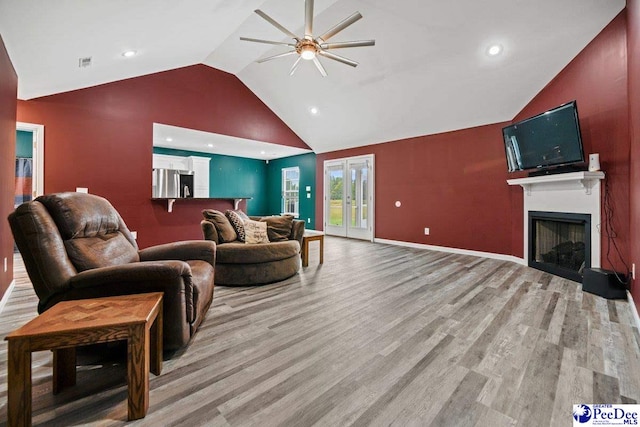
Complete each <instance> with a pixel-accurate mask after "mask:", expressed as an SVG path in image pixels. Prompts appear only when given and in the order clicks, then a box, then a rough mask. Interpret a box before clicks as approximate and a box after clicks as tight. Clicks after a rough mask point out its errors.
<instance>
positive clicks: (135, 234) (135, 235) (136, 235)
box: [131, 231, 138, 240]
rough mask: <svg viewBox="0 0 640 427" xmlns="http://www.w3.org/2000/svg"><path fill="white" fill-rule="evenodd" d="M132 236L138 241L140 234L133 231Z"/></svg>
mask: <svg viewBox="0 0 640 427" xmlns="http://www.w3.org/2000/svg"><path fill="white" fill-rule="evenodd" d="M131 235H132V236H133V238H134V239H136V240H138V232H137V231H132V232H131Z"/></svg>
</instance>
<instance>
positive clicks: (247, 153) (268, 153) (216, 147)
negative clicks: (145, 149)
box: [153, 123, 310, 160]
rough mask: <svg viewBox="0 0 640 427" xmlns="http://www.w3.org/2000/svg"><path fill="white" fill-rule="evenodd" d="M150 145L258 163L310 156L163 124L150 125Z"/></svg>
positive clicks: (287, 147) (293, 150)
mask: <svg viewBox="0 0 640 427" xmlns="http://www.w3.org/2000/svg"><path fill="white" fill-rule="evenodd" d="M153 145H154V147H163V148H173V149H176V150H189V151H196V152H200V153H211V154H222V155H225V156H236V157H246V158H249V159H259V160H273V159H279V158H282V157H290V156H297V155H299V154H306V153H310V151H309V150H305V149H302V148H296V147H289V146H287V145H278V144H271V143H268V142H260V141H254V140H252V139H245V138H237V137H235V136H229V135H221V134H218V133H211V132H203V131H200V130H194V129H186V128H181V127H178V126H171V125H165V124H162V123H154V124H153Z"/></svg>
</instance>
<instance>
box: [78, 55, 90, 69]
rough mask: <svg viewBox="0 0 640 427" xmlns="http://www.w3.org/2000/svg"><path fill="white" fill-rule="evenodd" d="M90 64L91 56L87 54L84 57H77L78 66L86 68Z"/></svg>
mask: <svg viewBox="0 0 640 427" xmlns="http://www.w3.org/2000/svg"><path fill="white" fill-rule="evenodd" d="M90 66H91V57H90V56H87V57H86V58H80V59H78V67H80V68H87V67H90Z"/></svg>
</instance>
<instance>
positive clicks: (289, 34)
mask: <svg viewBox="0 0 640 427" xmlns="http://www.w3.org/2000/svg"><path fill="white" fill-rule="evenodd" d="M254 12H255V13H257V14H258V15H260V17H262V19H264V20H265V21H267V22H268V23H270V24H271V25H273V26H274V27H276V28H277V29H279V30H280V31H282V32H283V33H285V34H286V35H288V36H289V37H291V38H292V39H294V40H295V41H299V40H300V39H299V38H298V36H296V35H295V34H293V33H292V32H291V31H289V30H287V29H286V28H285V27H283V26H282V25H280V24H278V22H276V20H275V19H273V18H272V17H270V16H269V15H267V14H266V13H264V12H263V11H261V10H260V9H256V10H255V11H254Z"/></svg>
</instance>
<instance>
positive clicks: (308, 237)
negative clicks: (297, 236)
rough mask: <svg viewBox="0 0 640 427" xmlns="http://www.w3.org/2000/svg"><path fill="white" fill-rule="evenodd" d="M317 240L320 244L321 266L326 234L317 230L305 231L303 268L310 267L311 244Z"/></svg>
mask: <svg viewBox="0 0 640 427" xmlns="http://www.w3.org/2000/svg"><path fill="white" fill-rule="evenodd" d="M314 240H317V241H319V242H320V264H322V262H323V258H324V232H322V231H317V230H305V231H304V234H303V235H302V252H301V256H302V266H303V267H307V266H309V242H312V241H314Z"/></svg>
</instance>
